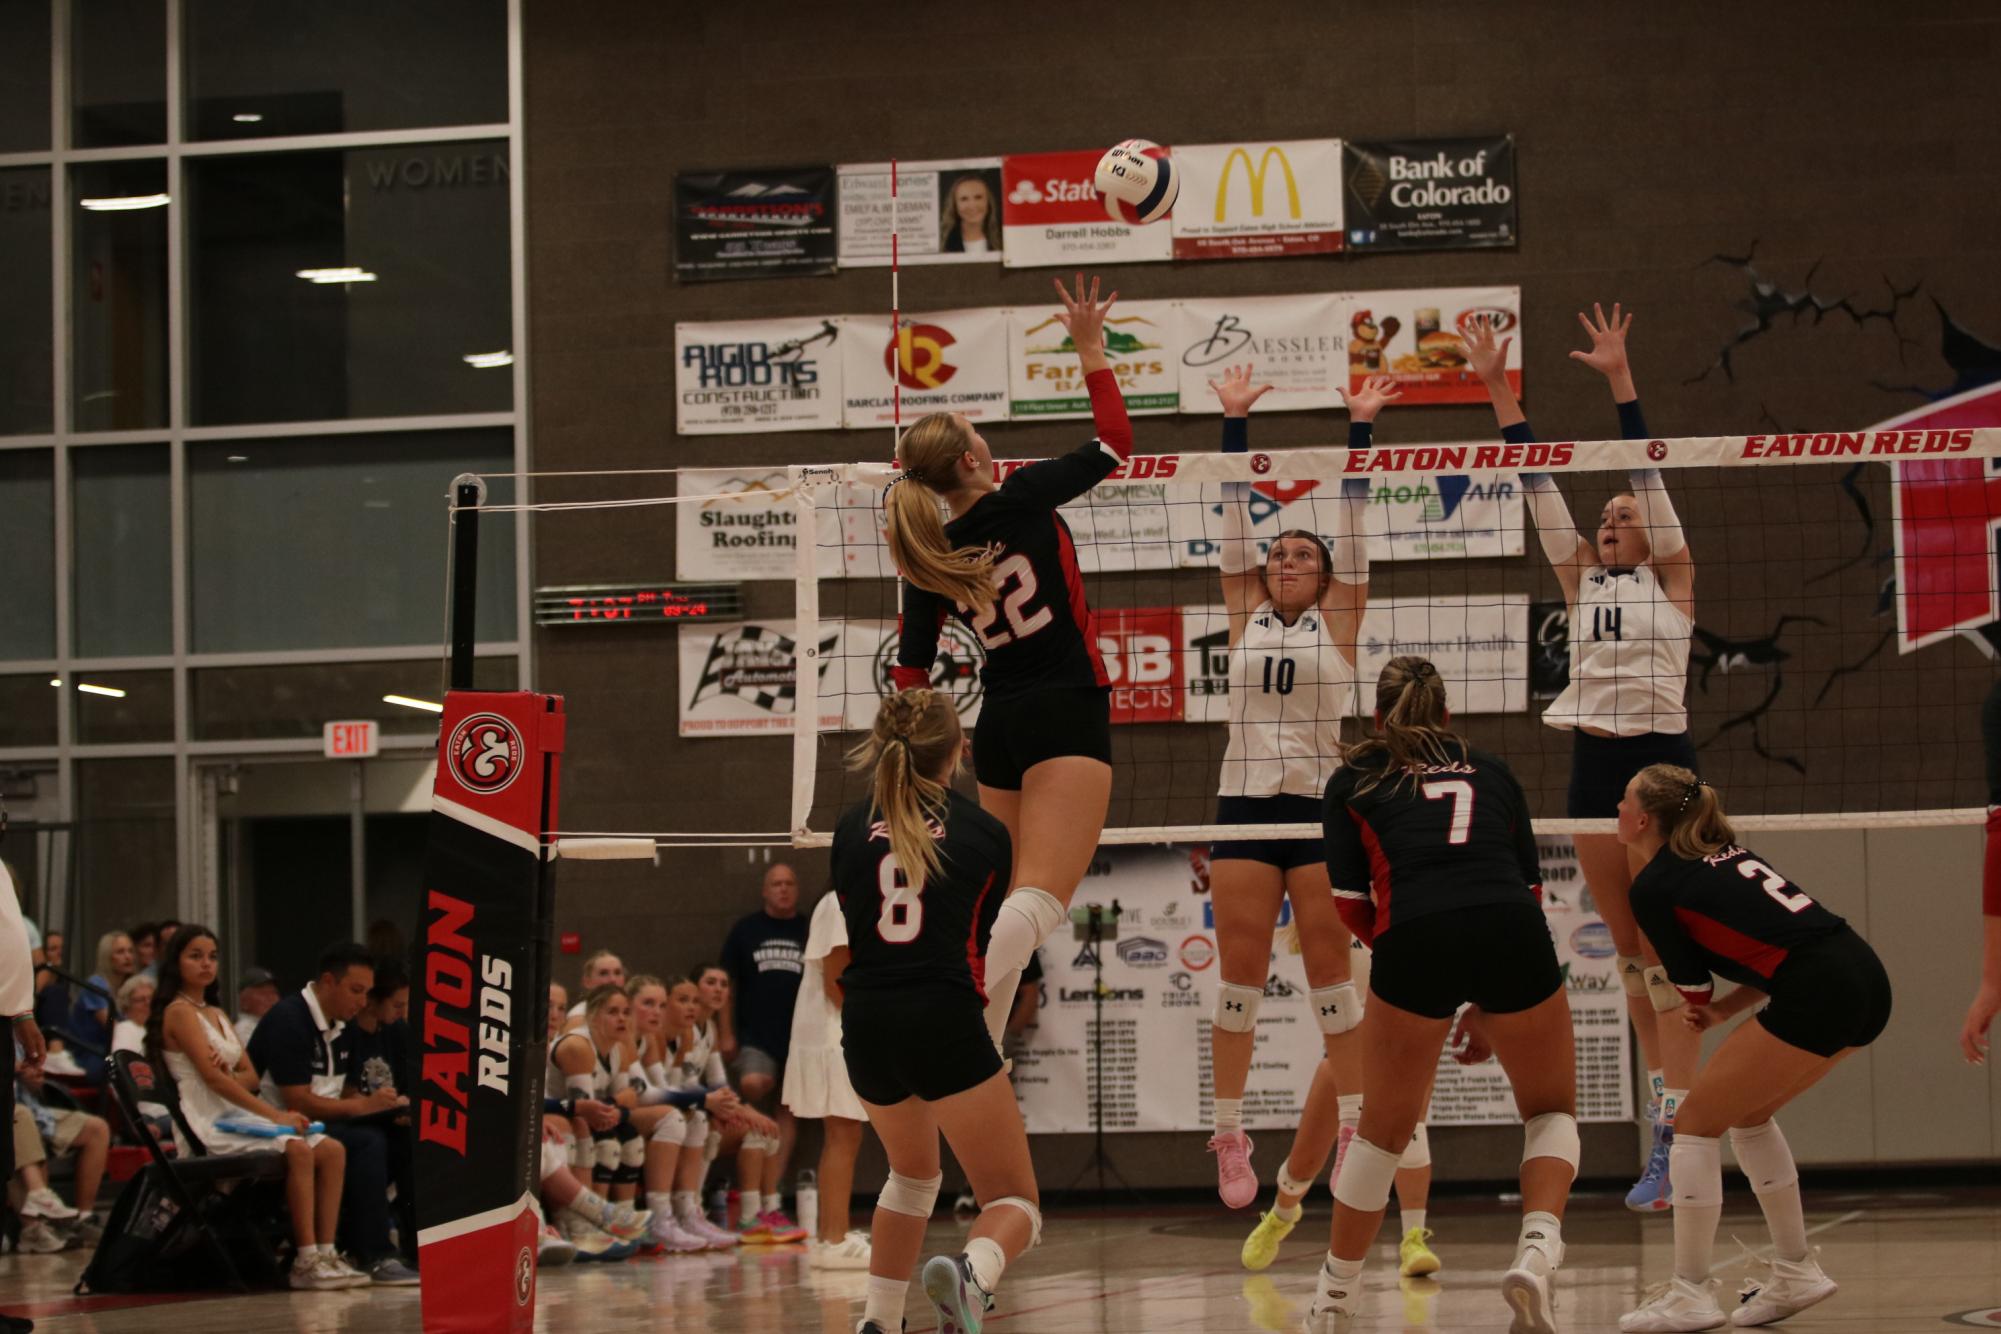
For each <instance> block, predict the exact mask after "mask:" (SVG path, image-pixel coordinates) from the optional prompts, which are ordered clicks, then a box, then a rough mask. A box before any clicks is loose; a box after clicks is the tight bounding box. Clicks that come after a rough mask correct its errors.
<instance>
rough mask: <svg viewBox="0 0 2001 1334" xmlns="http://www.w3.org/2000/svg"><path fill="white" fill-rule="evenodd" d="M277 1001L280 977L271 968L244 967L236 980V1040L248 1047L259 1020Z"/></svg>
mask: <svg viewBox="0 0 2001 1334" xmlns="http://www.w3.org/2000/svg"><path fill="white" fill-rule="evenodd" d="M277 1003H278V979H277V978H275V977H273V976H272V975H271V970H270V969H269V968H259V967H257V966H256V965H255V964H253V965H251V966H250V967H248V968H246V969H244V970H243V976H242V977H240V978H238V979H237V982H236V1040H237V1041H238V1042H241V1043H242V1044H243V1045H244V1046H246V1047H248V1046H249V1045H250V1035H251V1034H252V1033H255V1032H256V1031H257V1021H258V1020H259V1019H262V1018H263V1017H264V1016H265V1015H267V1014H269V1013H270V1012H271V1007H272V1006H273V1005H276V1004H277Z"/></svg>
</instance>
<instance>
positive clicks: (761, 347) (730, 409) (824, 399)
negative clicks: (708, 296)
mask: <svg viewBox="0 0 2001 1334" xmlns="http://www.w3.org/2000/svg"><path fill="white" fill-rule="evenodd" d="M840 337H841V330H840V328H839V326H838V325H836V324H835V322H834V321H833V320H831V319H822V318H819V317H817V316H807V317H805V318H803V319H784V320H743V321H736V322H731V323H727V324H676V325H675V326H674V429H675V431H676V432H678V433H679V434H681V435H709V434H740V433H745V432H750V431H818V430H831V429H834V428H836V427H838V426H840V424H841V359H840V355H839V352H840V349H839V347H838V346H837V344H838V342H839V340H840Z"/></svg>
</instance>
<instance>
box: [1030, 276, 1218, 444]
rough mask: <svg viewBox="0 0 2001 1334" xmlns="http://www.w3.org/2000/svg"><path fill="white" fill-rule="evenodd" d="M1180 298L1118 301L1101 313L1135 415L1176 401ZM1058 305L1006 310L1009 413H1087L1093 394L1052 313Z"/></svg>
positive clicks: (1115, 369) (1108, 348) (1110, 354)
mask: <svg viewBox="0 0 2001 1334" xmlns="http://www.w3.org/2000/svg"><path fill="white" fill-rule="evenodd" d="M1179 305H1180V303H1178V302H1174V301H1121V302H1119V303H1118V304H1117V305H1115V306H1113V307H1112V312H1111V314H1110V315H1109V316H1108V317H1106V320H1105V356H1106V357H1107V358H1108V359H1109V360H1110V361H1111V364H1112V373H1113V374H1114V375H1116V376H1117V377H1118V380H1119V388H1120V390H1121V391H1123V392H1124V394H1125V397H1126V410H1127V411H1128V412H1131V413H1133V414H1135V415H1139V414H1143V413H1161V412H1173V411H1174V410H1175V409H1176V408H1178V407H1179V406H1180V404H1181V372H1180V369H1179V368H1178V367H1177V366H1176V365H1175V361H1174V351H1173V348H1172V346H1171V345H1172V344H1173V342H1174V339H1175V333H1176V329H1177V327H1178V325H1177V321H1178V319H1179V318H1180V317H1179V314H1178V311H1179ZM1058 309H1059V307H1058V306H1057V305H1056V304H1055V303H1054V302H1053V301H1052V302H1051V303H1050V304H1048V305H1046V306H1026V307H1016V308H1014V309H1012V310H1010V311H1008V312H1007V316H1008V415H1009V416H1011V417H1044V418H1050V417H1078V418H1083V419H1086V420H1088V419H1089V418H1090V416H1091V396H1090V394H1089V393H1088V392H1087V391H1086V390H1085V388H1084V375H1083V372H1082V370H1080V369H1079V367H1078V365H1077V348H1076V345H1075V344H1073V343H1072V342H1071V341H1070V334H1069V331H1068V330H1066V329H1065V328H1064V327H1063V325H1062V323H1061V322H1060V321H1058V320H1057V318H1056V312H1057V310H1058Z"/></svg>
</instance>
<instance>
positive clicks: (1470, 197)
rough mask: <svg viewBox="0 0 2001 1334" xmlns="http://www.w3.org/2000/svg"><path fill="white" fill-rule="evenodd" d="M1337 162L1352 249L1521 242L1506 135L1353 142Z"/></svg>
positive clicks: (1511, 155) (1512, 154)
mask: <svg viewBox="0 0 2001 1334" xmlns="http://www.w3.org/2000/svg"><path fill="white" fill-rule="evenodd" d="M1342 159H1343V167H1344V169H1345V174H1346V178H1347V192H1346V193H1347V206H1348V245H1349V247H1350V248H1351V249H1355V250H1465V249H1477V248H1481V247H1487V246H1511V245H1514V244H1515V243H1516V241H1518V240H1519V239H1520V236H1521V224H1520V222H1519V221H1518V220H1517V219H1516V216H1515V138H1514V136H1513V135H1511V134H1503V135H1497V136H1492V137H1488V138H1480V139H1399V140H1388V141H1382V142H1370V143H1357V142H1355V141H1354V140H1352V139H1351V140H1348V141H1347V142H1346V143H1344V144H1343V145H1342Z"/></svg>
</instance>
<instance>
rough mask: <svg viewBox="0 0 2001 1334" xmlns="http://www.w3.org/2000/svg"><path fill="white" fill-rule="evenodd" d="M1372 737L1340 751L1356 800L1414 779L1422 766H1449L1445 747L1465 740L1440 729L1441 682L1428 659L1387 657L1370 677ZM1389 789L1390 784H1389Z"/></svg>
mask: <svg viewBox="0 0 2001 1334" xmlns="http://www.w3.org/2000/svg"><path fill="white" fill-rule="evenodd" d="M1376 713H1377V715H1378V716H1379V717H1380V719H1381V721H1380V722H1379V723H1378V724H1377V728H1376V735H1375V736H1372V737H1370V738H1368V739H1367V740H1365V741H1362V742H1359V743H1357V744H1355V745H1353V746H1348V747H1344V748H1343V750H1342V752H1341V762H1342V763H1343V764H1346V765H1349V766H1351V767H1353V768H1355V769H1356V770H1357V771H1358V773H1360V775H1361V777H1360V781H1358V782H1357V783H1356V784H1355V795H1357V796H1360V795H1361V794H1362V793H1364V792H1367V791H1368V790H1369V789H1370V788H1372V787H1375V786H1376V785H1377V784H1378V783H1380V782H1382V781H1383V780H1384V779H1386V778H1393V779H1394V780H1395V782H1396V783H1401V782H1403V781H1404V780H1405V779H1406V778H1409V779H1412V780H1415V778H1416V776H1417V773H1418V771H1419V769H1420V768H1421V767H1422V766H1424V765H1428V764H1450V763H1452V762H1453V760H1454V758H1455V757H1454V756H1453V754H1452V752H1451V750H1450V749H1449V748H1448V747H1449V746H1460V747H1464V745H1465V742H1464V741H1462V740H1460V738H1459V737H1458V735H1457V734H1455V733H1454V732H1452V731H1451V729H1449V728H1448V727H1447V726H1446V717H1447V702H1446V697H1445V678H1444V677H1442V676H1440V675H1439V674H1438V668H1436V667H1434V666H1432V664H1431V660H1430V659H1428V658H1420V657H1417V656H1415V655H1412V654H1405V655H1404V656H1402V657H1396V658H1391V659H1390V660H1389V662H1387V663H1385V664H1384V666H1383V670H1382V674H1381V675H1380V676H1378V677H1377V678H1376ZM1393 785H1394V784H1393Z"/></svg>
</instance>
